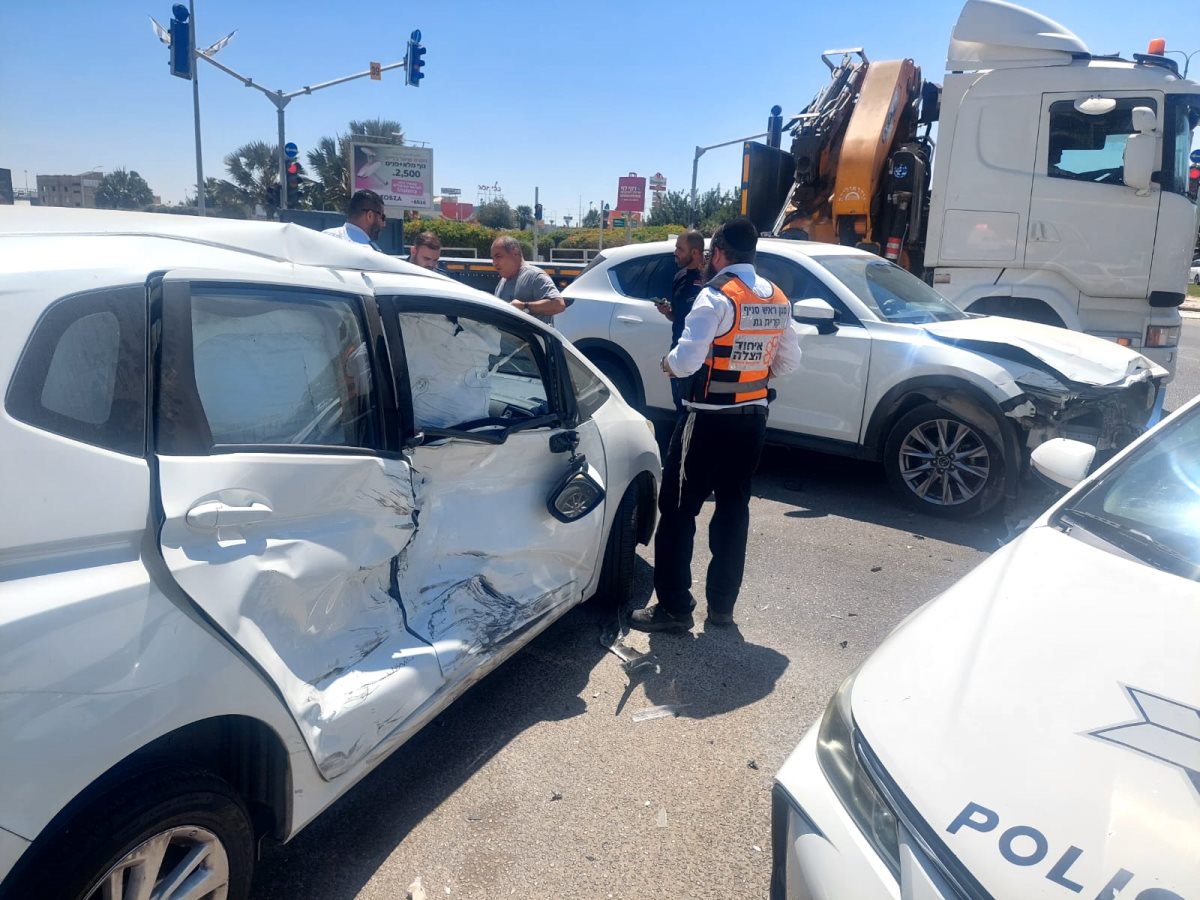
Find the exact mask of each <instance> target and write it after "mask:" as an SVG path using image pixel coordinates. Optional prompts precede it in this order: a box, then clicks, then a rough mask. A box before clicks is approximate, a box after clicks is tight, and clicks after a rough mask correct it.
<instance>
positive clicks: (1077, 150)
mask: <svg viewBox="0 0 1200 900" xmlns="http://www.w3.org/2000/svg"><path fill="white" fill-rule="evenodd" d="M1116 104H1117V105H1116V106H1115V107H1114V108H1113V109H1112V110H1111V111H1110V112H1106V113H1103V114H1101V115H1087V114H1086V113H1082V112H1080V111H1079V110H1077V109H1076V108H1075V101H1074V100H1059V101H1057V102H1055V103H1051V104H1050V139H1049V141H1048V142H1047V146H1048V148H1049V158H1048V159H1047V160H1046V174H1047V175H1048V176H1050V177H1051V178H1066V179H1069V180H1071V181H1089V182H1093V183H1095V184H1116V185H1123V184H1124V183H1125V168H1124V166H1125V143H1126V141H1128V140H1129V136H1130V135H1131V134H1133V133H1134V128H1133V108H1134V107H1135V106H1148V107H1150V108H1151V109H1153V110H1154V111H1155V112H1156V113H1157V111H1158V104H1157V103H1156V102H1155V101H1154V100H1153V99H1151V98H1149V97H1123V98H1121V99H1120V100H1117V101H1116Z"/></svg>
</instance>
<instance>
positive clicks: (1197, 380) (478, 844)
mask: <svg viewBox="0 0 1200 900" xmlns="http://www.w3.org/2000/svg"><path fill="white" fill-rule="evenodd" d="M1181 357H1182V358H1181V363H1180V371H1179V375H1178V377H1177V379H1176V381H1175V383H1174V385H1173V386H1172V387H1171V389H1170V393H1169V394H1168V400H1167V406H1168V407H1169V408H1173V407H1177V406H1178V405H1180V404H1181V403H1182V402H1183V401H1184V400H1185V399H1187V398H1189V397H1191V396H1193V395H1194V394H1196V393H1200V322H1198V321H1195V320H1188V321H1187V322H1186V323H1185V327H1184V336H1183V345H1182V351H1181ZM1046 499H1047V498H1046V496H1045V495H1042V496H1030V497H1028V498H1027V500H1026V502H1025V504H1024V509H1023V510H1021V511H1019V512H1027V511H1032V510H1035V509H1037V508H1038V507H1039V505H1042V504H1044V503H1045V502H1046ZM710 510H711V504H710V505H709V507H708V510H706V513H705V518H707V515H708V512H709V511H710ZM751 531H752V535H751V544H750V551H749V559H748V565H747V578H746V582H745V586H744V589H743V593H742V597H741V599H740V600H739V603H738V608H737V612H736V614H737V618H738V621H739V627H738V628H737V629H735V630H716V629H714V630H711V631H708V630H705V628H704V626H703V625H702V624H700V622H701V620H702V612H703V607H701V609H699V610H698V612H699V613H701V615H700V616H698V617H697V627H696V629H695V630H694V631H693V633H691V634H689V635H682V636H673V635H661V636H653V637H649V636H646V635H640V634H636V633H635V634H633V635H631V636H630V637H629V638H628V642H629V644H630V645H631V646H633V647H635V648H636V649H639V650H643V651H648V652H651V653H652V654H653V656H654V664H655V669H644V670H640V671H638V672H635V673H633V674H630V673H629V672H627V671H626V669H625V668H624V666H623V665H622V662H621V660H619V659H618V658H617V657H616V656H615V655H614V654H613V653H610V652H609V651H608V650H607V649H606V648H605V646H603V645H602V642H601V636H602V634H603V633H604V632H605V631H606V630H609V629H610V628H611V624H612V623H611V620H610V618H609V617H607V616H605V615H603V614H602V613H601V612H600V611H597V610H594V609H592V608H590V607H582V608H579V609H577V610H574V611H572V612H571V613H570V614H569V615H567V616H566V617H565V618H564V619H562V620H561V621H560V622H558V623H557V624H556V625H555V626H553V627H552V628H551V629H550V630H549V631H547V632H546V633H545V634H543V635H541V636H540V637H539V638H538V639H537V640H536V641H534V642H533V643H532V644H531V645H530V646H529V647H527V648H526V649H524V650H523V651H521V652H520V653H519V654H518V655H517V656H515V657H514V658H513V659H512V660H510V661H509V662H508V663H507V664H506V665H505V666H504V667H502V668H501V669H500V670H498V671H497V672H495V673H494V674H492V675H491V676H490V677H489V678H487V679H486V680H485V681H484V682H483V683H481V684H480V685H478V686H477V687H475V688H473V689H472V690H471V691H470V692H469V693H468V694H467V695H466V696H464V697H463V698H462V699H461V700H459V701H458V702H457V703H456V704H454V705H453V706H452V707H451V708H450V709H448V710H447V711H446V712H444V713H443V714H442V715H441V717H439V718H438V719H437V720H436V721H435V722H434V723H432V724H431V725H430V726H429V727H428V728H426V729H425V730H424V731H423V732H422V733H421V734H419V735H418V736H417V737H416V738H414V739H413V740H412V741H411V742H410V743H409V744H408V745H407V746H405V747H403V748H402V749H401V750H400V751H398V752H397V753H395V754H394V755H393V756H392V757H391V758H390V759H389V760H388V761H387V762H385V763H384V764H383V765H382V766H380V767H379V768H378V769H377V770H376V771H375V772H373V773H372V774H371V775H369V776H368V777H367V778H366V779H365V780H364V781H363V782H362V783H361V784H359V785H358V786H357V787H356V788H355V789H354V790H352V791H351V792H350V793H349V794H347V795H346V796H345V797H344V798H343V799H342V800H340V801H339V802H338V803H336V804H335V805H334V806H333V807H332V808H331V809H330V810H328V811H327V812H326V813H325V814H324V815H323V816H321V817H320V818H318V819H317V820H316V822H314V823H313V824H312V825H310V826H309V827H308V828H307V829H306V830H305V831H304V832H302V833H301V834H300V835H299V836H298V837H297V838H296V839H295V840H294V841H293V842H291V843H290V844H288V845H286V846H283V847H268V848H267V849H266V851H265V853H264V858H263V859H262V861H261V863H260V867H259V872H258V875H257V879H256V882H255V897H257V898H264V900H265V898H298V897H304V898H321V900H350V898H387V900H403V898H404V897H405V896H406V889H407V888H408V886H409V885H410V884H411V883H412V882H413V881H414V880H415V879H416V878H418V877H419V878H420V879H421V881H422V885H423V887H424V889H425V890H426V892H427V893H428V897H429V898H431V900H432V898H436V897H446V896H452V897H468V898H492V897H506V896H514V897H520V898H608V897H613V898H682V897H689V898H691V897H695V898H701V897H713V898H729V897H765V896H766V892H767V884H768V880H769V876H770V788H771V777H772V774H773V773H774V772H775V770H776V769H777V768H778V767H779V766H780V765H781V764H782V762H783V760H784V759H785V758H786V756H787V755H788V753H790V752H791V750H792V748H793V747H794V746H795V745H796V743H797V742H798V741H799V740H800V737H801V736H802V735H803V733H804V731H805V730H806V728H807V727H808V725H809V724H810V723H812V722H813V721H814V720H815V719H816V718H817V717H819V716H820V714H821V711H822V710H823V709H824V706H825V703H826V701H827V700H828V698H829V696H830V695H831V694H832V693H833V691H834V690H835V689H836V688H837V686H838V684H839V683H840V682H841V681H842V679H844V678H845V677H846V676H847V675H848V674H849V673H850V672H851V671H852V670H853V669H854V668H855V667H856V666H857V665H858V664H859V663H860V662H861V661H862V660H863V658H864V657H865V656H866V655H867V654H869V653H870V652H871V650H872V649H874V647H875V646H876V645H878V643H879V642H880V641H881V640H882V639H883V638H884V637H885V636H886V635H887V634H888V632H889V631H890V630H891V629H892V628H893V627H894V626H895V625H896V623H897V622H899V621H900V619H902V618H903V617H904V616H905V615H906V614H907V613H908V612H910V611H911V610H913V609H915V608H916V607H917V606H919V605H920V604H921V603H923V602H924V601H926V600H928V599H930V598H931V597H933V596H935V595H937V594H938V593H939V592H940V591H942V590H944V589H945V588H946V587H948V586H949V585H951V584H952V583H954V582H955V581H956V580H957V579H958V578H960V577H961V576H962V575H964V574H965V573H966V572H967V571H969V570H970V569H971V568H973V567H974V566H975V565H977V564H978V563H979V562H980V561H982V560H983V559H984V558H985V556H986V555H987V554H988V553H990V552H991V551H992V550H994V549H995V548H996V547H997V546H999V544H1000V542H1001V541H1002V540H1003V539H1004V538H1005V536H1006V534H1007V525H1006V523H1005V521H1004V520H1003V518H1002V516H1001V515H1000V514H996V515H992V516H990V517H988V518H985V519H982V520H976V521H972V522H967V523H948V522H943V521H940V520H937V519H932V518H928V517H925V516H921V515H910V514H908V513H906V512H905V511H904V510H903V509H902V508H901V507H900V506H899V505H898V504H897V503H896V502H895V501H893V499H892V497H891V495H890V494H889V492H888V488H887V485H886V484H885V482H884V479H883V475H882V472H881V471H880V470H879V469H877V468H876V467H874V466H872V465H868V464H864V463H856V462H850V461H846V460H839V459H834V458H830V457H823V456H819V455H816V454H810V453H805V452H800V451H787V450H781V449H770V448H769V449H768V452H767V454H766V455H765V457H764V460H763V465H762V468H761V470H760V473H759V476H758V478H757V479H756V496H755V499H754V500H753V502H752V525H751ZM698 534H699V535H701V536H702V535H703V534H704V523H703V522H702V523H701V530H700V531H699V532H698ZM702 544H703V540H702V539H701V540H698V542H697V554H696V557H697V558H696V560H695V563H694V571H696V572H703V570H704V566H705V565H706V564H707V561H708V560H707V553H706V552H705V551H704V550H703V549H702V547H701V545H702ZM639 553H640V555H641V558H642V560H643V563H642V565H641V566H640V571H639V573H638V580H637V590H636V597H635V598H634V600H635V603H634V605H643V604H644V603H645V602H646V601H647V600H648V599H649V597H650V591H651V586H650V572H651V569H650V565H651V564H652V562H653V557H652V553H650V551H649V550H648V549H647V548H639ZM701 582H702V579H701ZM699 587H700V588H701V590H700V591H699V592H698V597H699V598H700V599H701V603H703V600H702V593H703V592H702V583H701V584H700V585H699ZM663 705H673V706H677V707H678V709H677V715H675V716H669V717H664V718H653V719H641V720H639V719H638V718H636V717H637V716H638V713H639V712H643V711H645V710H647V709H649V708H651V707H657V706H663Z"/></svg>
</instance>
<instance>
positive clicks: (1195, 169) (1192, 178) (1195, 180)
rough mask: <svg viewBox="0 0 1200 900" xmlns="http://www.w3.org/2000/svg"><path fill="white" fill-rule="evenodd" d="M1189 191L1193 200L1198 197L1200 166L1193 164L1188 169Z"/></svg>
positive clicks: (1199, 190)
mask: <svg viewBox="0 0 1200 900" xmlns="http://www.w3.org/2000/svg"><path fill="white" fill-rule="evenodd" d="M1187 192H1188V196H1189V197H1191V198H1192V199H1193V200H1195V199H1196V195H1197V193H1200V166H1192V167H1191V168H1190V169H1188V186H1187Z"/></svg>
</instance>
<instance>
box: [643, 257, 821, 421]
mask: <svg viewBox="0 0 1200 900" xmlns="http://www.w3.org/2000/svg"><path fill="white" fill-rule="evenodd" d="M718 274H720V275H733V276H736V277H737V278H740V279H741V280H742V281H743V282H745V283H746V284H747V285H748V286H749V288H750V290H752V291H753V292H754V293H755V295H756V296H759V297H762V298H763V299H764V300H765V299H766V298H768V297H770V296H771V294H772V292H773V287H774V286H773V285H772V284H771V282H769V281H767V279H765V278H763V277H762V276H760V275H759V274H758V273H757V272H755V271H754V266H753V265H751V264H750V263H734V264H733V265H731V266H726V267H725V268H724V269H722V270H721V271H720V272H719V273H718ZM733 320H734V309H733V301H732V300H730V299H729V298H728V297H726V296H725V295H724V294H722V293H721V292H720V291H719V290H717V289H716V288H714V287H711V286H708V287H705V288H704V290H702V291H701V292H700V294H699V295H698V296H697V297H696V301H695V302H694V303H693V304H692V311H691V312H690V313H688V317H687V319H685V320H684V325H683V335H682V336H681V337H680V338H679V343H678V344H676V345H675V347H674V349H673V350H671V352H670V353H669V354H667V357H666V359H667V368H669V369H670V370H671V374H672V375H673V376H675V377H676V378H686V377H687V376H689V375H691V374H692V373H693V372H696V371H697V370H698V369H699V368H700V367H701V366H702V365H704V360H705V359H707V358H708V350H709V347H711V346H712V342H713V340H714V339H715V338H717V337H718V336H719V335H722V334H725V333H727V332H728V331H729V330H730V329H731V328H733ZM801 334H802V332H801V331H800V326H799V325H797V324H796V320H795V319H792V318H789V322H788V330H787V333H786V334H785V335H784V336H783V338H782V339H781V340H780V342H779V350H778V351H777V352H776V354H775V359H774V361H773V362H772V363H771V376H772V377H779V376H781V375H787V374H788V373H789V372H794V371H795V370H796V369H797V368H799V366H800V336H801ZM751 402H752V403H753V404H754V405H757V406H766V405H767V401H766V400H754V401H751ZM684 404H685V405H686V406H688V407H690V408H691V409H728V407H727V406H720V405H717V404H712V403H693V402H692V401H690V400H685V401H684Z"/></svg>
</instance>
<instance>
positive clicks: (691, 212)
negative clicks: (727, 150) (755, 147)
mask: <svg viewBox="0 0 1200 900" xmlns="http://www.w3.org/2000/svg"><path fill="white" fill-rule="evenodd" d="M768 134H769V132H766V131H764V132H763V133H762V134H752V135H750V137H744V138H738V139H737V140H736V141H725V142H723V143H720V144H710V145H709V146H707V147H697V148H696V155H695V156H693V157H692V203H691V206H690V207H689V209H688V227H689V228H695V227H696V173H697V171H698V170H699V168H700V157H702V156H703V155H704V154H705V153H707V152H708V151H709V150H716V149H717V148H718V147H728V146H730V145H731V144H744V143H745V142H746V141H753V140H757V139H758V138H761V137H766V136H767V135H768Z"/></svg>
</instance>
